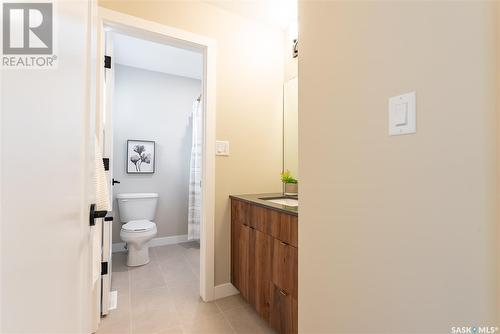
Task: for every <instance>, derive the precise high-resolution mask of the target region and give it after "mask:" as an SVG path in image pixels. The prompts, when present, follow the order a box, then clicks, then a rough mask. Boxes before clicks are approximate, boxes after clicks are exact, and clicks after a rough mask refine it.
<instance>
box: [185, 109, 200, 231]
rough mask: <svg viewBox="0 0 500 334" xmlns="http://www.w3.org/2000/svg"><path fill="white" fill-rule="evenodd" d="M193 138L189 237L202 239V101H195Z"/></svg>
mask: <svg viewBox="0 0 500 334" xmlns="http://www.w3.org/2000/svg"><path fill="white" fill-rule="evenodd" d="M192 122H193V129H192V131H193V137H192V138H193V140H192V144H191V145H192V148H191V166H190V174H189V213H188V239H189V240H199V239H200V220H201V168H202V130H203V119H202V108H201V102H200V101H195V102H194V103H193V113H192Z"/></svg>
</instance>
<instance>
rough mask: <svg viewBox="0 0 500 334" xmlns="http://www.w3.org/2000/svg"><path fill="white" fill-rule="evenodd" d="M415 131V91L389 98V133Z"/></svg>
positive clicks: (394, 134)
mask: <svg viewBox="0 0 500 334" xmlns="http://www.w3.org/2000/svg"><path fill="white" fill-rule="evenodd" d="M415 132H417V126H416V94H415V92H411V93H407V94H403V95H399V96H394V97H391V98H390V99H389V135H390V136H397V135H404V134H408V133H415Z"/></svg>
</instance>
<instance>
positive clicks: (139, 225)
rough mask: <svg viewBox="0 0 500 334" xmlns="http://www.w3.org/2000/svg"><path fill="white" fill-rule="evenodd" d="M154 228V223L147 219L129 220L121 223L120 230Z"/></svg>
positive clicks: (146, 229)
mask: <svg viewBox="0 0 500 334" xmlns="http://www.w3.org/2000/svg"><path fill="white" fill-rule="evenodd" d="M155 228H156V224H155V223H153V222H151V221H149V220H144V219H142V220H131V221H129V222H128V223H126V224H123V225H122V231H125V232H146V231H151V230H153V229H155Z"/></svg>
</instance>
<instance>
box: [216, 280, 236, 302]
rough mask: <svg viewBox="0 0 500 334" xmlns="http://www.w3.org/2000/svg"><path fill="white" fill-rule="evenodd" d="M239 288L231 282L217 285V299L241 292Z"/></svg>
mask: <svg viewBox="0 0 500 334" xmlns="http://www.w3.org/2000/svg"><path fill="white" fill-rule="evenodd" d="M239 293H240V292H239V291H238V289H236V288H235V287H234V285H232V284H231V283H224V284H221V285H217V286H216V287H215V299H221V298H225V297H229V296H234V295H237V294H239Z"/></svg>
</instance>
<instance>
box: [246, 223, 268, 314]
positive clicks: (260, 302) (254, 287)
mask: <svg viewBox="0 0 500 334" xmlns="http://www.w3.org/2000/svg"><path fill="white" fill-rule="evenodd" d="M251 244H252V246H251V248H250V249H251V255H250V258H251V259H252V261H251V262H250V263H251V265H250V282H251V283H250V284H251V291H250V292H249V294H250V300H249V303H250V304H251V305H252V306H254V308H255V310H256V311H257V313H259V314H260V315H261V316H262V317H263V318H264V319H266V320H269V318H270V307H271V289H272V282H271V281H272V247H273V238H272V237H271V236H269V235H267V234H265V233H262V232H261V231H258V230H257V229H252V230H251Z"/></svg>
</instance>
